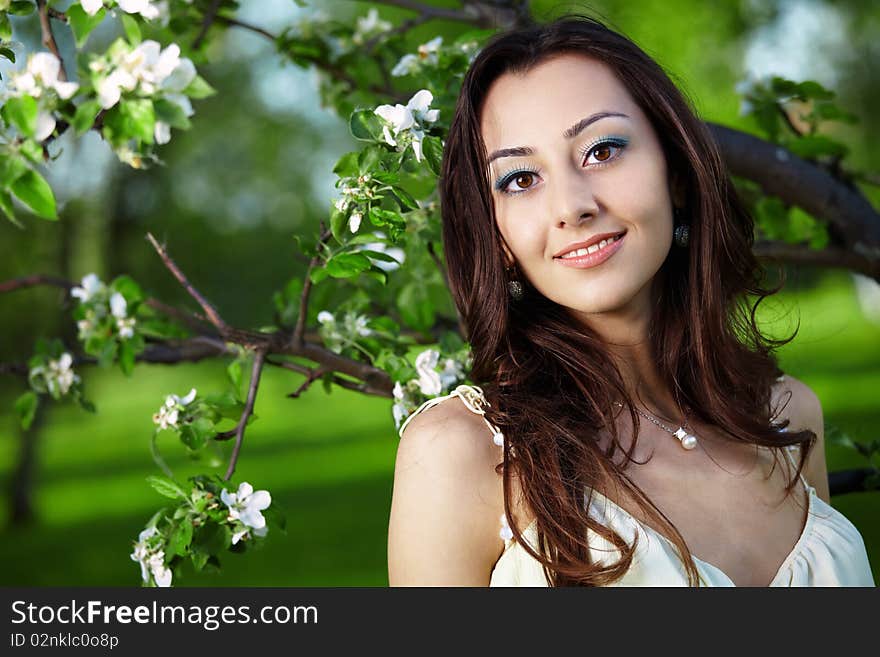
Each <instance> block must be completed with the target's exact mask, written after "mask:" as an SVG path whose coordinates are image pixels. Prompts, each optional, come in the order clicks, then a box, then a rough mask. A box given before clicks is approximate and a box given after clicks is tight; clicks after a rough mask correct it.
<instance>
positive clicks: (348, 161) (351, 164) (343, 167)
mask: <svg viewBox="0 0 880 657" xmlns="http://www.w3.org/2000/svg"><path fill="white" fill-rule="evenodd" d="M359 155H360V154H359V153H358V152H357V151H352V152H351V153H346V154H345V155H343V156H342V157H341V158H339V161H338V162H337V163H336V166H334V167H333V173H335V174H336V175H337V176H339V177H340V178H348V177H351V176H356V175H358V173H359V171H358V157H359Z"/></svg>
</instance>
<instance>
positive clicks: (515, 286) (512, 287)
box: [507, 267, 523, 301]
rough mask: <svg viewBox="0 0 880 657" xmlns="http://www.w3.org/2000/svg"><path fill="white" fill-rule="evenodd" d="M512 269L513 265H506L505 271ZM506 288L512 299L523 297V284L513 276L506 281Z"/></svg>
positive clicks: (516, 299)
mask: <svg viewBox="0 0 880 657" xmlns="http://www.w3.org/2000/svg"><path fill="white" fill-rule="evenodd" d="M512 271H513V267H508V268H507V272H508V273H510V272H512ZM507 290H508V291H509V292H510V296H511V298H512V299H513V300H514V301H520V300H521V299H522V298H523V285H522V283H520V282H519V281H518V280H516V279H515V278H513V279H510V280H508V281H507Z"/></svg>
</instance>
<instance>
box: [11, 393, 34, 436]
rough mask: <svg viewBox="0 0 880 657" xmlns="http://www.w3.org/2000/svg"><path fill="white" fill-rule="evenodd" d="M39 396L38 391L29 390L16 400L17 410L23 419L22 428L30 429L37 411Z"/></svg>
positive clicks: (19, 416)
mask: <svg viewBox="0 0 880 657" xmlns="http://www.w3.org/2000/svg"><path fill="white" fill-rule="evenodd" d="M38 404H39V398H38V397H37V393H35V392H33V391H28V392H26V393H24V394H23V395H22V396H21V397H19V398H18V399H16V400H15V412H16V413H17V414H18V418H19V420H20V421H21V428H22V429H30V427H31V423H33V421H34V415H36V413H37V406H38Z"/></svg>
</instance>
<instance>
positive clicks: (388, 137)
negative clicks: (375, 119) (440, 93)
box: [373, 89, 440, 162]
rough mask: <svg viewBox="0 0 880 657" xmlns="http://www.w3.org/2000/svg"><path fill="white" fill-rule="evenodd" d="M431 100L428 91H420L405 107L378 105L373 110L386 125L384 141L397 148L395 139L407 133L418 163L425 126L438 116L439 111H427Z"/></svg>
mask: <svg viewBox="0 0 880 657" xmlns="http://www.w3.org/2000/svg"><path fill="white" fill-rule="evenodd" d="M433 100H434V95H433V94H432V93H431V92H430V91H428V90H427V89H421V90H420V91H418V92H416V94H415V95H414V96H413V97H412V98H410V99H409V102H408V103H407V104H406V106H405V107H404V106H403V105H401V104H400V103H397V104H396V105H394V106H391V105H380V106H379V107H377V108H376V109H375V110H373V111H374V112H375V113H376V114H378V115H379V116H380V117H381V118H382V119H384V120H385V123H386V125H383V126H382V134H383V135H384V137H385V141H386V142H387V143H388V144H390V145H391V146H397V141H396V139H395V137H397V136H398V135H400V134H401V133H403V132H406V133H408V134H409V136H410V137H409V141H410V142H411V143H412V147H413V151H414V152H415V154H416V160H417V161H419V162H421V161H422V139H423V138H424V136H425V130H426V129H428V127H429V126H428V125H427V124H428V123H433V122H434V121H436V120H437V118H438V116H439V115H440V110H437V109H429V107H430V105H431V102H432V101H433ZM392 131H393V133H394V134H393V135H392Z"/></svg>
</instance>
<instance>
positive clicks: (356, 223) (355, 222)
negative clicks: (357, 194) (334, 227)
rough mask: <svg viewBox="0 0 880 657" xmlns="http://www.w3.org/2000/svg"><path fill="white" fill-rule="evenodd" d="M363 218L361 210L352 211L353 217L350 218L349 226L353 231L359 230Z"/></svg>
mask: <svg viewBox="0 0 880 657" xmlns="http://www.w3.org/2000/svg"><path fill="white" fill-rule="evenodd" d="M361 219H363V215H362V214H361V213H360V212H352V213H351V217H349V219H348V227H349V228H350V229H351V232H352V233H356V232H358V228H360V226H361Z"/></svg>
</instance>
